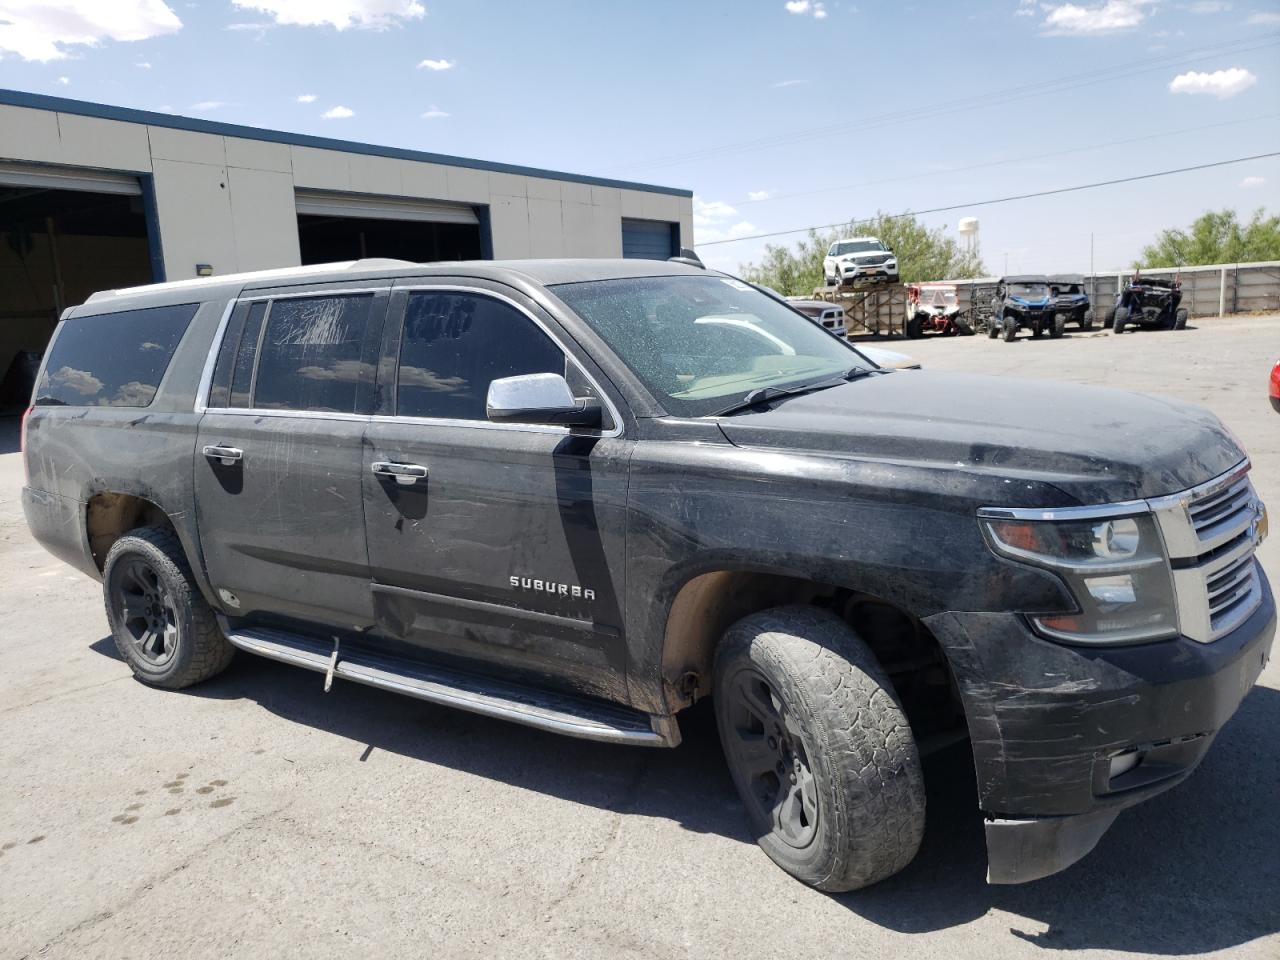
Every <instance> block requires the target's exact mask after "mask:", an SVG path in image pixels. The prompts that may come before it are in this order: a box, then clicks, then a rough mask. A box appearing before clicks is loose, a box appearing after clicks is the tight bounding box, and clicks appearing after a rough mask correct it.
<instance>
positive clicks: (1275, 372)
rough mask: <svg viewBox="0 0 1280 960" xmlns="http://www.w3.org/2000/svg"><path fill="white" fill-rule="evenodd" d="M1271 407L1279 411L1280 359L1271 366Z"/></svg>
mask: <svg viewBox="0 0 1280 960" xmlns="http://www.w3.org/2000/svg"><path fill="white" fill-rule="evenodd" d="M1271 409H1272V410H1274V411H1275V412H1276V413H1280V360H1277V361H1276V365H1275V366H1274V367H1272V368H1271Z"/></svg>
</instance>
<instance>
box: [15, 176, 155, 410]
mask: <svg viewBox="0 0 1280 960" xmlns="http://www.w3.org/2000/svg"><path fill="white" fill-rule="evenodd" d="M153 279H154V278H153V276H152V269H151V254H150V247H149V245H148V241H147V218H146V214H145V212H144V209H143V203H142V187H141V185H140V183H139V182H138V178H137V177H129V176H125V175H122V174H113V173H99V172H96V171H92V170H76V169H63V168H57V167H41V166H26V165H23V164H9V163H0V412H13V411H15V410H20V409H22V408H24V407H25V406H26V403H27V400H28V399H29V397H30V392H31V386H32V383H31V381H32V378H33V376H34V373H35V367H36V365H37V363H38V361H39V358H40V356H41V354H43V352H44V348H45V344H46V343H47V342H48V340H49V335H50V334H51V333H52V332H53V328H54V327H55V326H57V323H58V317H59V316H60V315H61V313H62V311H63V310H64V309H65V308H67V307H70V306H74V305H75V304H78V303H82V302H84V300H85V299H86V298H87V297H88V296H89V294H91V293H94V292H95V291H97V290H104V289H108V288H112V287H127V286H134V285H137V284H140V283H150V282H151V281H152V280H153Z"/></svg>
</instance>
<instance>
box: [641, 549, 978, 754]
mask: <svg viewBox="0 0 1280 960" xmlns="http://www.w3.org/2000/svg"><path fill="white" fill-rule="evenodd" d="M793 604H802V605H813V606H818V607H821V608H824V609H828V610H831V611H832V612H834V613H835V614H836V615H837V616H839V617H840V618H841V619H842V620H844V621H845V623H847V624H848V625H849V626H850V627H852V628H853V629H854V630H855V631H856V632H857V633H858V635H859V636H860V637H861V638H862V640H863V641H864V642H866V643H867V644H868V646H870V647H871V649H872V652H873V653H875V655H876V658H877V660H878V661H879V662H880V664H881V666H882V667H884V669H885V671H886V673H888V674H889V676H890V678H891V680H892V681H893V683H894V686H895V688H896V689H897V691H898V693H899V696H900V697H901V699H902V701H903V703H904V705H905V706H906V708H907V712H908V716H910V717H911V718H912V726H913V728H916V729H917V731H918V735H920V732H924V733H925V735H926V736H933V735H938V736H940V737H941V738H942V739H946V740H948V742H950V741H951V740H954V739H960V738H961V737H962V736H963V735H964V734H965V733H967V727H966V725H965V716H964V707H963V704H962V702H961V700H960V695H959V689H958V687H957V685H956V681H955V677H954V674H953V673H952V669H951V664H950V661H949V660H948V658H947V655H946V651H945V649H944V648H943V646H942V644H941V642H940V641H939V640H938V638H937V637H935V636H934V635H933V633H932V631H930V630H929V628H928V627H927V626H926V625H925V624H924V623H923V621H922V620H921V619H920V618H919V617H918V616H917V615H916V614H914V613H913V612H911V611H910V610H909V609H907V607H905V606H903V605H902V603H901V602H898V601H894V600H890V599H887V598H885V597H883V596H881V595H880V594H878V593H873V592H867V591H865V590H861V589H858V588H856V587H853V586H847V585H840V584H835V583H828V582H824V581H822V580H816V579H813V578H812V577H809V576H805V575H804V574H801V573H798V572H795V571H783V570H779V571H769V570H754V569H746V568H741V567H739V568H733V567H723V568H718V569H714V570H704V571H701V572H698V573H696V574H695V575H692V576H690V577H688V578H687V579H686V580H685V581H684V583H683V584H682V585H681V587H680V589H679V590H678V591H677V592H676V594H675V596H674V598H673V600H672V602H671V605H670V607H669V608H668V611H667V617H666V623H665V629H664V632H663V639H662V656H661V672H662V686H663V692H664V696H665V700H666V703H667V706H668V709H670V710H671V711H672V712H673V713H674V712H677V711H679V710H681V709H684V708H685V707H688V706H690V705H692V704H693V703H694V702H696V701H697V700H699V699H702V698H703V697H706V696H709V695H713V694H714V689H713V681H712V662H713V659H714V656H715V651H716V648H717V646H718V645H719V643H720V641H721V640H722V638H723V637H724V634H725V631H726V630H727V629H728V628H729V627H730V626H731V625H732V624H734V623H736V622H737V621H738V620H741V619H742V618H743V617H746V616H749V615H750V614H753V613H758V612H759V611H761V610H766V609H769V608H771V607H778V606H787V605H793ZM948 730H950V731H952V732H953V733H954V731H957V730H958V731H960V735H959V736H951V735H948V734H947V731H948Z"/></svg>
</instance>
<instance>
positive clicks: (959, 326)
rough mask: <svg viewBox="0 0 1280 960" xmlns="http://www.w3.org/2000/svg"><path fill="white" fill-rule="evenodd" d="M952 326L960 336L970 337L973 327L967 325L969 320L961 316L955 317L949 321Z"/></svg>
mask: <svg viewBox="0 0 1280 960" xmlns="http://www.w3.org/2000/svg"><path fill="white" fill-rule="evenodd" d="M951 325H952V327H953V328H954V329H955V331H956V333H958V334H959V335H960V336H962V337H972V336H973V327H971V326H969V321H968V320H967V319H965V318H963V317H956V318H955V319H954V320H952V321H951Z"/></svg>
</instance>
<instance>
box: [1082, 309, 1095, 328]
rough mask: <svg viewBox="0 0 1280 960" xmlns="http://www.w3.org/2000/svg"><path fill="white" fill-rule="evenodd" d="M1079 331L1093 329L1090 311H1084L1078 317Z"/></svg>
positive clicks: (1091, 312)
mask: <svg viewBox="0 0 1280 960" xmlns="http://www.w3.org/2000/svg"><path fill="white" fill-rule="evenodd" d="M1080 329H1081V330H1092V329H1093V311H1092V310H1086V311H1085V312H1084V313H1083V314H1082V315H1081V316H1080Z"/></svg>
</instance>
